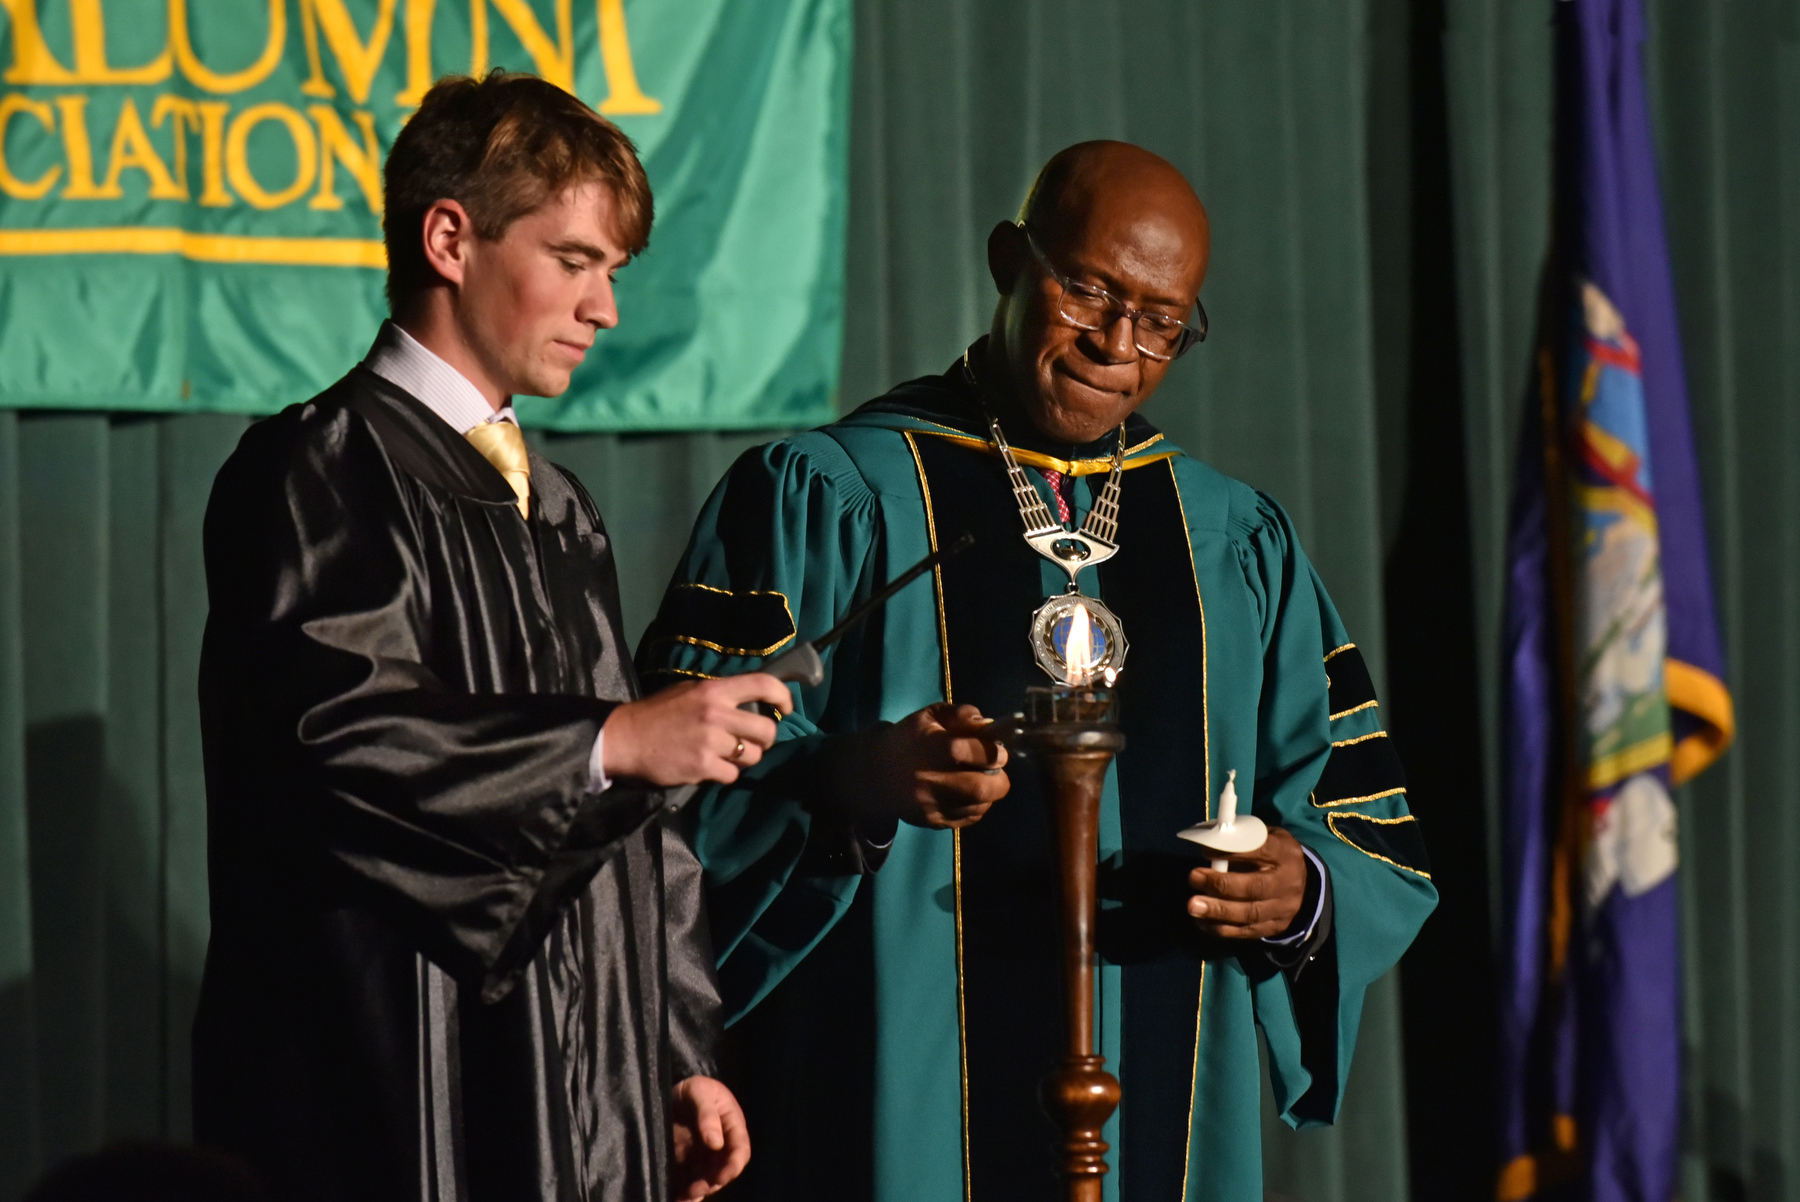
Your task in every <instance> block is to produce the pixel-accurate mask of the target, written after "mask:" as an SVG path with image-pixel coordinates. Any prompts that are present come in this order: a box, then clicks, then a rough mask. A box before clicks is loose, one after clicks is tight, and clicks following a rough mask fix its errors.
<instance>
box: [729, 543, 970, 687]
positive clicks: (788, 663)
mask: <svg viewBox="0 0 1800 1202" xmlns="http://www.w3.org/2000/svg"><path fill="white" fill-rule="evenodd" d="M974 544H975V536H974V535H973V534H965V535H963V536H962V537H961V538H959V539H957V540H956V541H955V542H953V543H951V544H950V545H949V546H947V547H942V548H939V549H938V550H936V551H933V552H932V553H931V554H930V555H927V556H926V557H925V558H924V559H921V560H920V561H919V562H918V563H915V564H914V565H913V566H912V567H910V568H908V569H906V571H904V572H902V573H900V574H899V575H898V576H896V577H894V578H893V580H891V581H889V582H888V584H887V585H886V586H885V587H883V588H882V589H881V590H880V591H878V592H877V593H875V594H874V595H873V596H871V597H870V598H869V599H868V600H867V601H864V602H863V603H862V604H861V605H858V606H857V607H856V608H855V609H852V610H851V611H850V612H849V613H847V614H845V615H844V618H843V620H842V621H841V622H839V623H838V624H837V625H836V626H833V627H832V628H831V629H830V630H827V631H826V632H825V633H824V634H822V635H820V636H819V637H818V638H816V639H811V640H809V641H807V642H804V643H796V644H794V645H793V646H792V647H789V648H788V649H787V650H786V651H783V652H782V653H781V654H780V655H777V656H776V657H775V658H774V659H772V660H769V661H768V662H767V663H765V664H764V665H763V666H762V668H761V669H760V670H761V671H763V672H767V673H768V674H769V675H770V676H773V677H774V678H775V679H776V680H780V681H784V682H788V683H792V684H797V685H800V686H801V687H802V688H808V689H811V688H816V687H818V686H819V685H821V684H823V683H824V681H825V661H824V660H822V659H820V658H819V649H820V648H822V647H829V646H831V644H833V643H835V642H837V641H838V640H839V639H840V638H842V637H843V636H844V635H845V634H846V633H847V632H848V631H849V630H850V628H851V627H853V626H855V625H856V624H857V623H858V622H860V621H862V620H863V619H864V618H866V617H868V616H869V615H870V614H872V613H874V612H875V611H876V610H877V609H879V608H881V607H882V606H883V605H885V604H887V602H888V600H889V599H890V598H891V597H893V595H894V594H895V593H897V592H899V591H900V590H901V589H903V588H905V587H906V586H907V585H909V584H911V583H912V582H913V581H915V580H917V579H918V578H919V577H921V576H923V575H924V574H925V573H927V572H929V571H931V569H933V568H935V567H937V566H938V565H939V564H941V563H943V562H944V561H945V560H946V559H949V558H950V557H951V556H952V555H955V554H958V553H959V552H962V551H966V550H968V549H969V548H970V547H971V546H973V545H974ZM751 704H753V703H751V702H746V703H745V707H746V708H748V707H749V706H750V705H751ZM764 708H765V709H766V707H764ZM770 716H773V715H770Z"/></svg>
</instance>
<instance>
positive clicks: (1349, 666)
mask: <svg viewBox="0 0 1800 1202" xmlns="http://www.w3.org/2000/svg"><path fill="white" fill-rule="evenodd" d="M1325 677H1326V686H1327V693H1328V705H1329V708H1330V714H1331V756H1330V758H1329V759H1327V760H1326V761H1325V767H1324V770H1323V771H1322V772H1320V774H1319V783H1318V784H1317V785H1315V786H1314V787H1313V792H1312V804H1313V805H1315V806H1318V807H1319V808H1320V809H1329V810H1333V811H1335V812H1334V813H1332V814H1330V815H1329V816H1328V817H1327V818H1326V825H1327V826H1328V827H1329V828H1330V830H1331V833H1332V834H1334V835H1336V836H1337V837H1338V838H1339V839H1341V840H1343V841H1344V842H1345V843H1348V844H1349V845H1350V846H1352V847H1354V848H1356V850H1358V851H1360V852H1362V853H1363V854H1364V855H1369V856H1373V857H1375V858H1376V859H1378V860H1385V861H1386V862H1387V863H1389V864H1392V865H1394V866H1395V867H1396V868H1403V869H1405V870H1406V871H1408V872H1416V873H1418V874H1419V875H1420V876H1423V877H1426V878H1429V877H1430V875H1431V873H1430V871H1429V865H1428V862H1427V859H1426V854H1425V842H1424V840H1423V839H1422V838H1421V837H1420V835H1419V827H1418V822H1417V821H1416V820H1415V819H1414V818H1413V817H1412V816H1411V815H1410V814H1406V813H1404V812H1402V813H1400V814H1380V815H1376V814H1370V813H1368V812H1367V811H1365V810H1360V809H1353V808H1352V807H1359V806H1363V805H1365V804H1366V803H1369V802H1379V801H1382V800H1385V799H1387V798H1401V797H1403V796H1404V795H1405V793H1406V773H1405V770H1404V769H1402V767H1401V766H1400V757H1399V755H1397V754H1396V753H1395V751H1394V741H1393V740H1392V739H1391V738H1389V737H1388V732H1387V731H1386V730H1384V729H1382V727H1381V719H1380V716H1379V715H1380V707H1381V703H1380V701H1379V700H1378V699H1377V698H1376V696H1375V684H1374V682H1373V681H1372V680H1371V679H1370V678H1369V668H1368V665H1367V664H1366V663H1364V662H1363V657H1362V652H1361V651H1360V650H1359V649H1358V648H1357V646H1356V644H1354V643H1345V644H1343V645H1342V646H1339V647H1334V648H1332V649H1330V650H1329V651H1327V652H1326V654H1325ZM1383 808H1385V807H1383Z"/></svg>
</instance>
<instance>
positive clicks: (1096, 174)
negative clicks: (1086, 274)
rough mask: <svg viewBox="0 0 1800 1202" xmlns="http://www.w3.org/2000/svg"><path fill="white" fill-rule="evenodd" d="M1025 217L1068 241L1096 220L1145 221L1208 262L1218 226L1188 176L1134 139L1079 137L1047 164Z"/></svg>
mask: <svg viewBox="0 0 1800 1202" xmlns="http://www.w3.org/2000/svg"><path fill="white" fill-rule="evenodd" d="M1019 220H1020V221H1021V222H1023V223H1024V224H1025V225H1026V226H1028V227H1029V228H1030V229H1031V232H1032V233H1033V234H1035V235H1036V236H1037V238H1038V241H1039V243H1040V244H1043V245H1045V246H1048V244H1049V243H1052V242H1054V243H1058V244H1060V243H1061V242H1062V241H1063V240H1064V239H1065V238H1068V237H1070V236H1072V235H1073V236H1077V237H1078V236H1079V235H1080V233H1081V231H1082V230H1083V228H1084V227H1086V226H1088V225H1090V224H1095V223H1098V224H1103V225H1117V224H1120V223H1123V224H1125V225H1129V226H1142V227H1145V228H1144V231H1143V232H1144V233H1145V234H1146V235H1148V236H1150V237H1152V238H1153V239H1161V240H1168V241H1170V242H1185V243H1188V244H1189V245H1188V246H1186V247H1183V248H1182V249H1186V250H1188V251H1190V252H1196V251H1197V252H1198V254H1199V255H1200V257H1201V260H1202V261H1203V262H1204V259H1205V256H1206V253H1207V249H1208V246H1209V243H1210V241H1211V230H1210V227H1209V226H1208V225H1207V220H1206V209H1205V207H1204V206H1203V205H1201V203H1200V198H1199V197H1198V196H1196V195H1194V189H1193V187H1192V185H1190V184H1189V183H1188V182H1187V178H1186V177H1185V176H1183V175H1182V174H1181V172H1179V171H1177V170H1176V169H1175V165H1174V164H1173V163H1171V162H1169V160H1167V159H1165V158H1163V157H1162V156H1161V155H1158V154H1152V153H1150V152H1149V151H1148V150H1145V149H1144V148H1143V147H1142V146H1133V145H1132V144H1131V143H1129V142H1077V143H1076V144H1075V145H1073V146H1070V147H1069V148H1067V149H1066V150H1061V151H1058V152H1057V153H1056V155H1055V156H1054V157H1053V158H1051V160H1050V161H1049V162H1048V163H1045V164H1044V167H1043V170H1041V171H1039V172H1038V175H1037V179H1035V180H1033V181H1032V184H1031V191H1029V192H1027V193H1026V194H1025V203H1024V204H1022V205H1020V206H1019ZM1171 249H1174V247H1171Z"/></svg>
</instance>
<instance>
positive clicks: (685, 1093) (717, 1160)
mask: <svg viewBox="0 0 1800 1202" xmlns="http://www.w3.org/2000/svg"><path fill="white" fill-rule="evenodd" d="M669 1126H670V1127H671V1128H672V1134H673V1136H674V1143H675V1164H674V1173H673V1183H672V1188H673V1191H674V1192H673V1197H674V1198H676V1199H677V1200H678V1202H687V1200H688V1199H693V1198H704V1197H706V1196H707V1195H708V1194H714V1193H717V1192H718V1191H719V1190H721V1189H723V1188H725V1186H726V1185H727V1184H729V1183H730V1182H731V1181H732V1179H733V1178H735V1177H736V1176H737V1175H738V1174H739V1173H741V1172H743V1171H744V1166H745V1165H747V1164H749V1163H750V1129H749V1127H748V1126H746V1125H745V1123H744V1111H743V1108H742V1107H741V1106H739V1105H738V1100H737V1099H736V1098H735V1097H733V1096H732V1094H731V1091H730V1090H729V1089H727V1088H725V1083H724V1082H723V1081H715V1080H713V1079H712V1078H711V1077H689V1078H687V1079H686V1080H684V1081H680V1082H678V1083H677V1084H676V1086H675V1090H674V1095H673V1097H672V1098H671V1099H670V1106H669Z"/></svg>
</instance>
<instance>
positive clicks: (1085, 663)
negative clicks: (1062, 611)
mask: <svg viewBox="0 0 1800 1202" xmlns="http://www.w3.org/2000/svg"><path fill="white" fill-rule="evenodd" d="M1093 675H1094V634H1093V626H1092V623H1091V622H1090V620H1089V618H1088V610H1087V606H1085V605H1082V604H1080V603H1079V602H1077V603H1076V606H1075V609H1074V610H1073V611H1072V612H1071V613H1070V614H1069V639H1068V642H1066V643H1064V644H1063V677H1064V679H1066V680H1067V681H1068V682H1069V683H1070V684H1086V683H1088V681H1089V680H1090V679H1091V678H1092V677H1093Z"/></svg>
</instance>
